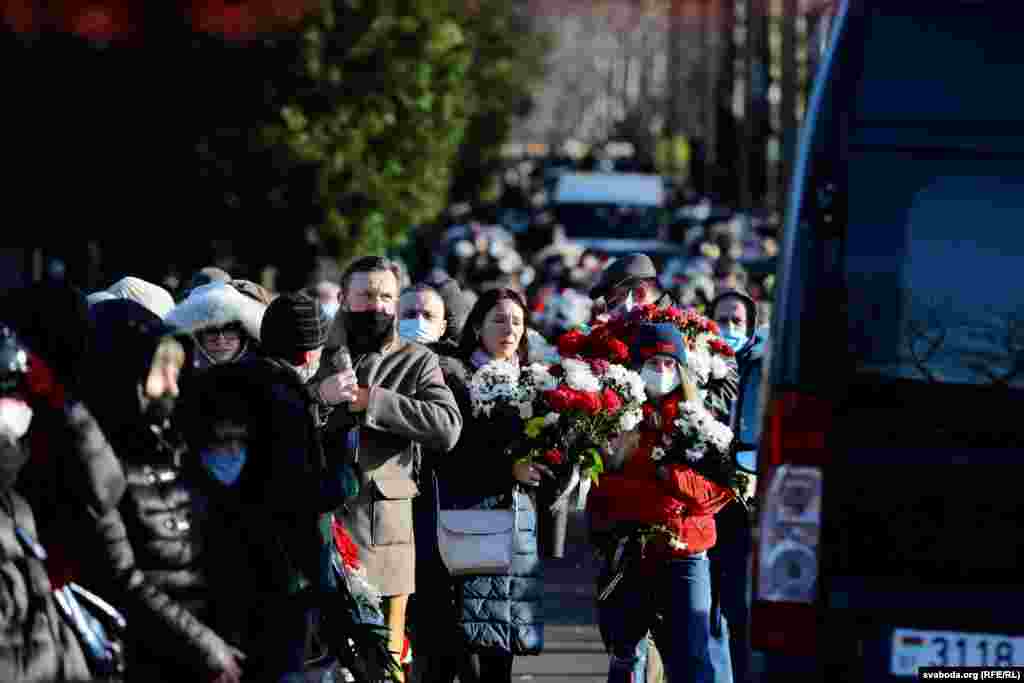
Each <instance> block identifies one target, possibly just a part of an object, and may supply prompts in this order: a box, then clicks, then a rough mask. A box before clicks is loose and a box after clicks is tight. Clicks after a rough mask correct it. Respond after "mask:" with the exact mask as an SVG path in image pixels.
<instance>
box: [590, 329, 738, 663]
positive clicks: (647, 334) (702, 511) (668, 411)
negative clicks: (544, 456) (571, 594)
mask: <svg viewBox="0 0 1024 683" xmlns="http://www.w3.org/2000/svg"><path fill="white" fill-rule="evenodd" d="M631 348H632V352H633V362H634V365H635V366H636V367H637V369H639V370H640V373H641V376H642V377H643V378H644V384H645V386H646V389H647V396H648V401H647V403H646V404H645V405H644V421H643V423H642V425H641V427H640V429H639V431H638V432H636V433H633V434H632V435H630V437H629V438H626V439H624V440H623V443H622V445H621V448H622V449H624V450H625V451H626V453H624V454H623V455H624V456H625V458H624V464H623V466H622V469H621V470H619V471H617V472H613V473H606V474H605V475H602V477H601V485H600V486H599V487H597V488H595V489H594V490H593V491H592V492H591V494H590V497H589V499H588V513H589V516H590V523H591V526H592V529H593V530H594V537H595V538H596V539H598V542H599V546H600V547H601V550H602V554H603V555H604V556H605V567H604V571H603V573H602V576H601V579H600V582H599V588H600V591H599V595H598V600H599V602H598V609H599V613H600V625H601V632H602V636H603V638H604V640H605V643H606V645H607V646H608V648H609V650H610V652H611V664H610V667H609V672H608V681H609V683H620V682H621V683H633V680H634V678H635V676H634V673H633V671H634V668H635V666H636V664H637V661H638V658H639V657H640V656H641V655H642V653H643V650H644V649H645V648H643V647H642V645H641V643H642V641H643V639H644V638H645V637H646V635H647V632H648V631H649V630H651V631H652V634H653V636H654V639H655V641H656V642H659V643H660V644H661V645H662V647H661V648H659V650H660V652H661V655H662V660H663V662H664V666H665V672H666V674H667V676H668V681H669V683H681V682H683V681H687V682H689V681H699V682H702V683H703V682H705V681H707V682H711V681H714V682H715V683H719V682H721V681H727V682H728V681H731V679H732V676H731V667H730V666H729V655H728V652H722V651H721V650H720V649H719V648H717V647H716V646H715V645H714V643H713V642H712V639H711V628H710V613H711V576H710V570H709V564H708V556H707V551H708V549H709V548H711V547H713V546H714V545H715V518H714V515H715V513H716V512H718V511H719V510H720V509H721V508H722V507H724V506H725V505H726V504H727V503H729V502H730V501H731V500H732V499H733V493H732V491H730V490H729V489H728V488H726V487H723V486H719V485H718V484H716V483H713V482H711V481H709V480H708V479H707V478H705V477H703V476H702V475H700V474H699V473H697V472H696V471H695V470H693V469H691V468H690V467H688V466H687V465H683V464H676V463H673V464H664V463H659V462H658V460H657V453H656V452H655V449H656V448H659V449H660V448H663V447H664V446H665V442H664V439H665V438H666V437H667V435H668V434H670V433H671V431H672V428H673V423H674V421H675V420H676V419H677V417H678V415H679V407H678V405H679V403H680V402H682V401H688V400H699V399H698V393H697V389H696V386H695V385H694V383H693V382H692V380H691V379H690V378H689V372H688V371H687V370H686V347H685V343H684V341H683V337H682V335H681V334H680V333H679V331H678V329H677V328H676V327H675V326H674V325H672V324H670V323H659V324H647V325H643V326H642V327H641V328H640V329H639V330H638V332H637V335H636V338H635V340H634V343H633V345H632V347H631ZM659 617H660V619H659ZM724 642H728V640H727V639H725V640H724Z"/></svg>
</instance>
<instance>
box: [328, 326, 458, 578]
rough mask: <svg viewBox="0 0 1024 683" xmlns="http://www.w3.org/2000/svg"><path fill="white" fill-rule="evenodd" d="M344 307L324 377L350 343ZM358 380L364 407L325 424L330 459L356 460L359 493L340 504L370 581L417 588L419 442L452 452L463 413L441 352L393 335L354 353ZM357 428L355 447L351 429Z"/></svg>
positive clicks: (334, 415) (337, 413)
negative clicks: (364, 391) (440, 359)
mask: <svg viewBox="0 0 1024 683" xmlns="http://www.w3.org/2000/svg"><path fill="white" fill-rule="evenodd" d="M344 320H345V312H344V311H342V312H340V313H338V316H337V318H335V321H334V326H333V328H332V330H331V336H330V338H329V340H328V343H327V346H326V347H325V349H324V353H323V359H324V360H323V361H322V364H321V370H320V374H319V376H320V377H326V376H329V375H330V374H333V373H335V372H337V368H336V366H335V365H334V357H335V354H336V353H337V351H338V350H339V349H340V348H341V347H342V346H345V335H344ZM352 361H353V367H354V368H355V370H356V375H357V377H358V378H359V384H360V385H362V386H366V387H369V389H370V395H369V403H368V405H367V408H366V410H365V411H364V412H361V413H354V412H351V411H350V410H349V409H348V407H347V406H346V405H342V406H339V407H337V408H335V409H334V410H333V411H332V412H331V414H330V416H329V418H328V422H327V426H326V428H325V435H324V436H325V438H324V449H325V453H326V455H327V456H328V458H330V457H332V456H335V457H336V456H337V455H338V454H339V453H344V452H348V455H349V456H351V457H354V458H355V459H356V462H357V467H356V469H357V471H358V473H359V483H360V491H359V495H358V496H357V497H356V498H354V499H352V500H350V501H348V502H347V503H346V505H345V506H344V508H343V509H341V510H339V511H338V519H339V520H340V521H341V522H342V523H343V524H344V525H345V528H346V529H347V530H348V532H349V534H351V536H352V540H353V541H354V542H355V544H356V546H357V547H358V548H359V557H360V560H362V562H363V564H364V566H365V567H366V571H367V576H368V578H369V580H370V581H371V582H372V583H374V584H376V586H377V587H378V588H379V589H380V591H381V593H382V594H383V595H385V596H388V595H408V594H411V593H413V592H415V590H416V578H415V570H416V555H415V545H414V541H413V521H412V499H413V498H414V497H415V496H416V495H417V494H418V492H419V489H418V488H417V485H416V482H415V478H416V468H417V465H418V459H419V454H420V447H421V446H422V447H423V448H425V449H429V450H431V451H435V452H441V453H447V452H448V451H450V450H451V449H452V447H453V446H454V445H455V443H456V442H457V441H458V439H459V434H460V432H461V430H462V415H461V414H460V413H459V408H458V406H457V405H456V403H455V398H454V397H453V396H452V392H451V390H450V389H449V388H448V386H447V385H446V384H445V381H444V376H443V375H442V373H441V368H440V366H439V365H438V359H437V356H436V355H435V354H434V353H433V352H432V351H430V350H429V349H427V348H426V347H423V346H420V345H419V344H415V343H412V342H406V341H403V340H402V339H400V338H398V336H397V335H393V336H392V339H391V341H389V342H387V343H386V344H385V345H384V347H383V348H382V349H381V350H380V351H378V352H372V353H367V354H364V355H362V356H358V357H353V358H352ZM353 428H358V434H359V436H358V447H357V448H356V449H355V451H354V452H353V451H351V450H350V448H349V444H350V441H349V437H348V433H349V431H350V430H352V429H353Z"/></svg>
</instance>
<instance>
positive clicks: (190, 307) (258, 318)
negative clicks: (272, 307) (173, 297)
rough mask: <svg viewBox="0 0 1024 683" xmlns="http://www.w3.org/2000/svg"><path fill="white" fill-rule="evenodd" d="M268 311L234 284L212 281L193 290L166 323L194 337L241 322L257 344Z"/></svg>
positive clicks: (264, 305)
mask: <svg viewBox="0 0 1024 683" xmlns="http://www.w3.org/2000/svg"><path fill="white" fill-rule="evenodd" d="M266 310H267V306H266V304H263V303H260V302H259V301H256V300H255V299H253V298H251V297H249V296H246V295H245V294H242V293H241V292H239V291H238V290H237V289H235V288H234V287H232V286H231V285H229V284H227V283H224V282H211V283H210V284H207V285H201V286H199V287H196V288H195V289H193V290H192V292H191V293H190V294H189V295H188V298H187V299H185V300H184V301H182V302H181V303H179V304H178V305H177V306H175V307H174V308H173V309H171V312H170V313H168V314H167V318H166V321H167V322H168V323H170V324H172V325H174V326H175V327H178V328H179V329H181V330H183V331H185V332H191V333H193V334H194V333H196V332H200V331H201V330H204V329H207V328H210V327H223V326H224V325H227V324H229V323H241V324H242V327H243V328H244V329H245V332H246V334H248V335H249V336H250V337H251V338H252V339H253V340H254V341H257V342H258V341H259V340H260V325H261V324H263V314H264V313H265V312H266Z"/></svg>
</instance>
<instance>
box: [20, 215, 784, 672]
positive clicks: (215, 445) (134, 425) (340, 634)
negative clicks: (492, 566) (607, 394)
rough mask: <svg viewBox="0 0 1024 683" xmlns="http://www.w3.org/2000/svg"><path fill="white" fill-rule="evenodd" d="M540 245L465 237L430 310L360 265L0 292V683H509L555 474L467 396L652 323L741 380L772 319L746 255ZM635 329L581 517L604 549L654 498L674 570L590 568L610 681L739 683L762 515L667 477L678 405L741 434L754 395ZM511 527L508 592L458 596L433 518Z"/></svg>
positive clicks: (535, 642)
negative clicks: (339, 271)
mask: <svg viewBox="0 0 1024 683" xmlns="http://www.w3.org/2000/svg"><path fill="white" fill-rule="evenodd" d="M536 246H537V248H535V249H533V250H531V251H527V250H525V249H523V248H521V247H517V239H516V238H515V236H513V235H511V233H509V232H508V231H507V230H504V229H503V228H502V227H501V226H487V225H480V224H477V223H472V222H470V223H466V224H462V225H456V226H453V227H451V228H450V229H449V231H448V233H447V234H446V235H445V239H444V240H442V241H441V243H440V246H439V247H438V250H439V251H438V258H437V259H436V260H435V261H434V263H433V264H432V265H433V266H434V267H433V269H425V272H424V273H422V276H421V277H419V278H417V279H416V280H415V281H413V279H412V278H410V276H409V273H408V271H407V269H406V268H404V267H403V266H402V265H401V264H400V263H397V262H395V261H392V260H389V259H386V258H382V257H376V256H369V257H362V258H357V259H355V260H354V261H352V262H351V263H350V264H349V265H348V267H347V268H346V269H345V270H344V273H343V275H342V276H341V278H340V280H339V281H321V282H313V283H311V285H310V287H308V288H307V289H305V290H303V291H298V292H280V293H278V292H271V291H268V290H267V289H266V288H264V287H262V286H260V285H259V284H256V283H254V282H252V281H249V280H244V279H238V278H234V277H232V275H231V274H229V273H227V272H224V271H223V270H220V269H218V268H215V267H209V268H204V269H202V270H201V271H199V272H197V273H196V274H195V275H194V276H193V278H192V279H191V280H190V281H189V282H188V283H187V284H186V286H185V287H184V288H183V289H182V291H180V292H175V293H172V292H169V291H167V290H166V289H165V288H163V287H161V286H159V285H157V284H153V283H150V282H147V281H145V280H143V279H140V278H137V277H131V276H129V277H125V278H123V279H121V280H119V281H118V282H116V283H114V284H113V285H111V286H110V287H108V288H106V289H103V290H101V291H96V292H92V293H88V294H86V293H83V292H81V291H80V290H79V289H77V288H76V287H74V286H73V285H71V284H70V283H65V282H44V283H38V284H34V285H31V286H28V287H25V288H22V289H16V290H11V291H8V292H6V293H4V294H3V296H2V298H0V449H2V453H3V455H2V458H0V472H2V474H3V476H2V478H0V499H2V500H3V503H4V504H3V505H2V506H0V539H2V544H3V548H4V557H3V560H2V565H0V567H2V569H0V571H2V572H3V575H4V576H5V578H6V579H7V580H6V581H5V582H3V586H4V587H3V588H2V589H0V621H3V626H2V631H3V633H4V634H5V635H4V638H5V641H6V642H5V647H4V648H3V650H2V654H0V672H2V675H0V678H2V679H3V680H5V681H8V680H9V681H79V680H138V681H164V680H165V681H191V680H209V681H217V682H218V683H229V682H232V681H274V682H277V681H292V680H296V681H297V680H308V676H309V675H310V672H311V671H313V670H322V671H323V675H324V676H337V678H336V680H346V677H347V679H348V680H365V681H373V682H374V683H376V681H379V680H412V679H413V678H415V679H416V680H419V681H424V682H435V681H436V682H445V683H451V682H453V681H454V680H456V679H457V680H459V681H461V682H462V683H471V682H475V681H481V682H485V683H501V682H502V681H510V680H511V676H512V668H513V660H514V657H516V656H522V655H536V654H539V653H540V652H542V650H543V645H544V637H543V626H544V623H543V609H542V607H543V594H544V590H543V571H542V570H543V564H544V559H545V558H544V554H545V552H544V549H543V547H542V546H543V544H541V543H539V540H538V536H539V533H540V532H539V528H541V527H542V526H543V524H545V523H546V522H545V514H544V513H545V510H543V509H542V506H539V505H538V502H537V496H536V491H537V490H538V489H539V488H540V487H541V486H542V485H544V484H545V482H548V481H550V480H551V479H552V478H553V477H554V475H553V473H552V471H551V469H550V468H549V467H548V466H546V465H545V463H544V462H541V461H538V460H535V459H533V460H530V459H521V458H520V459H510V458H509V457H508V456H507V454H506V447H507V446H508V445H509V444H510V443H513V442H514V441H515V439H516V437H517V434H519V433H520V432H521V431H522V429H523V420H522V419H521V417H520V416H509V415H499V414H497V413H495V414H493V415H492V414H485V413H480V412H479V411H475V410H474V406H473V400H472V393H473V388H472V387H473V379H474V376H475V374H476V373H477V372H478V371H479V370H480V369H481V368H482V367H484V366H487V365H488V364H490V363H494V362H503V363H509V364H512V365H514V366H516V367H520V368H525V367H527V366H529V365H531V364H537V363H539V364H544V363H551V362H554V361H556V360H557V359H558V358H560V350H563V351H564V349H561V347H560V345H559V338H560V337H561V336H562V335H564V334H565V333H567V332H570V331H573V330H586V331H589V330H593V329H596V328H597V327H599V326H601V325H603V324H607V323H608V322H609V321H615V320H619V319H622V318H623V316H628V315H629V314H630V312H631V311H634V310H638V309H641V308H644V307H647V308H648V309H650V310H653V309H661V310H668V311H670V312H671V315H673V316H680V315H682V314H681V313H680V312H681V311H695V312H697V313H701V314H703V315H705V316H707V318H709V319H711V320H714V321H715V322H716V323H717V326H718V327H717V330H718V332H717V334H719V335H720V337H721V339H722V340H723V341H724V343H725V344H727V345H728V347H730V348H731V349H732V351H733V353H732V354H730V357H731V358H730V364H731V365H730V367H731V371H730V377H733V379H735V377H736V376H737V375H736V371H737V367H736V364H739V365H740V366H741V365H742V364H743V363H744V362H745V361H746V359H749V358H750V357H751V356H752V355H753V354H756V353H759V352H760V347H761V346H763V342H764V339H765V336H766V334H767V333H766V329H767V328H766V327H765V320H764V314H765V312H766V309H765V307H764V300H765V298H766V296H767V293H768V291H769V290H770V281H769V282H765V280H763V279H762V280H757V281H754V280H753V279H752V278H748V276H747V273H745V272H744V270H743V268H742V267H741V266H740V265H739V263H740V256H741V252H742V244H741V242H740V236H739V235H737V233H736V231H735V229H734V227H730V226H725V227H723V226H712V227H708V228H707V229H702V234H701V235H700V236H699V237H698V238H697V239H694V240H692V245H691V247H690V248H689V249H688V251H687V253H686V254H683V255H681V256H680V257H679V258H678V259H675V260H671V261H669V262H667V263H664V264H660V268H659V264H656V263H655V262H654V261H653V260H652V259H651V258H649V257H647V256H645V255H643V254H630V255H627V256H624V257H621V258H617V259H608V258H606V257H603V256H602V255H601V254H598V253H594V252H589V251H586V250H582V249H579V248H577V247H575V246H573V245H572V244H571V243H570V242H568V241H565V240H562V239H559V238H558V236H557V231H556V234H555V236H554V237H553V238H552V239H551V240H549V241H548V242H547V243H543V242H541V243H538V244H537V245H536ZM640 327H642V328H643V329H638V331H637V334H638V335H639V336H637V337H636V339H641V338H642V339H647V340H648V341H647V342H644V343H640V342H637V345H634V347H635V348H634V349H633V350H632V353H631V355H630V357H629V359H628V361H624V362H625V363H626V364H627V365H629V366H630V367H631V368H632V370H634V371H635V372H637V373H639V375H640V376H641V377H642V378H643V381H644V386H645V389H646V395H647V401H646V403H645V407H644V419H643V421H642V423H640V424H639V425H638V426H637V427H636V429H634V430H632V436H633V437H635V438H616V439H615V440H610V441H609V442H608V443H607V444H604V445H603V446H602V447H603V448H604V449H605V452H606V454H607V455H608V456H609V460H612V459H614V457H613V456H615V455H619V456H621V457H619V461H621V462H624V463H625V464H624V465H623V466H622V467H621V468H620V469H619V470H618V471H609V472H607V473H606V474H605V475H603V478H602V481H601V485H600V487H597V488H595V489H593V490H592V491H591V493H590V496H589V500H587V501H581V505H582V504H583V503H584V502H585V504H586V506H587V511H588V518H589V520H590V524H591V527H592V530H593V532H594V538H595V539H597V538H606V537H607V532H608V530H609V529H612V528H616V527H617V525H620V524H622V523H628V522H630V521H631V519H634V520H635V521H640V520H641V518H642V519H644V520H646V521H648V522H650V521H651V515H652V512H651V511H650V510H649V509H646V510H644V511H642V512H641V511H637V510H635V509H634V508H635V506H633V505H632V504H631V501H632V502H633V503H635V502H638V501H646V502H648V503H649V502H650V500H651V496H652V495H654V494H655V493H657V495H659V496H662V497H663V498H664V499H665V500H666V501H674V502H672V504H668V503H666V505H664V506H662V507H660V508H659V511H658V512H657V513H656V514H655V521H657V522H658V524H660V525H667V527H668V528H670V529H671V530H672V538H673V539H674V541H673V543H672V544H670V545H669V546H667V547H666V548H665V549H663V550H664V551H663V552H659V551H657V548H656V546H653V545H652V546H651V548H653V549H652V550H650V551H649V552H646V555H645V556H646V557H647V558H648V559H647V560H646V561H645V562H644V563H641V564H643V569H642V570H641V569H637V570H635V571H633V570H631V571H629V572H625V571H624V570H622V569H621V567H622V566H624V565H623V563H622V555H623V552H624V548H628V546H629V543H630V542H631V541H630V540H629V538H627V537H626V536H622V537H620V538H618V539H617V541H619V542H618V545H617V544H616V539H614V538H613V540H612V542H611V545H610V546H609V545H608V544H607V543H606V544H604V545H602V544H600V543H597V544H596V546H597V550H598V551H599V552H600V553H601V557H602V558H603V562H604V563H605V564H604V566H605V571H604V572H602V578H601V580H600V582H599V585H598V586H597V590H596V593H598V594H599V595H600V600H599V601H598V608H599V614H600V626H601V632H602V636H603V637H604V639H605V643H606V645H607V647H608V650H609V653H610V664H609V681H640V680H644V679H643V675H644V674H643V672H644V670H645V667H646V660H647V651H648V636H649V635H650V636H652V637H653V639H654V642H655V643H657V644H661V645H662V646H661V647H660V648H659V650H660V651H661V654H662V659H663V661H664V665H665V670H666V674H667V677H668V680H669V681H670V682H678V681H731V680H737V681H742V680H745V673H744V671H743V666H744V663H743V655H742V650H743V647H744V646H743V644H742V642H737V639H739V641H742V637H743V632H744V628H745V623H744V622H745V602H746V598H745V592H746V586H745V577H746V557H747V553H748V552H749V518H748V513H747V511H746V509H745V508H744V507H743V506H742V505H741V504H739V503H737V502H734V501H735V499H736V498H737V496H736V495H733V494H732V493H730V491H729V490H728V489H727V488H725V487H723V486H722V485H720V484H719V483H716V482H714V481H710V480H708V479H706V478H704V477H702V476H700V475H699V474H696V473H695V471H692V470H688V469H687V468H686V467H685V466H676V465H673V466H671V467H666V466H661V467H659V466H658V463H657V461H656V457H655V451H657V450H658V439H659V438H660V436H659V435H660V434H661V431H660V430H663V428H664V426H665V421H666V420H668V421H671V419H672V418H671V417H670V416H669V413H668V412H666V411H669V412H671V409H672V408H671V406H673V405H676V402H678V401H703V400H707V401H708V405H712V404H714V405H715V406H716V409H715V410H714V411H713V412H714V414H715V418H716V419H717V420H719V421H720V422H721V423H722V424H728V423H729V421H730V419H731V415H730V404H729V403H728V401H729V400H730V396H732V397H734V394H735V382H734V381H733V384H732V385H731V386H732V388H731V389H730V388H729V387H728V385H729V382H725V383H724V384H723V388H722V389H721V390H719V389H714V388H712V389H711V390H710V392H711V393H712V394H715V396H712V397H707V396H706V394H708V392H709V389H708V386H706V385H705V384H704V383H703V381H702V380H699V379H696V378H695V375H694V373H693V370H692V368H690V367H689V366H688V364H689V363H690V361H689V360H688V358H689V357H690V352H689V351H688V346H687V344H688V341H687V339H685V338H684V335H683V333H682V332H680V330H679V329H678V328H677V327H676V326H674V325H672V324H666V323H645V324H643V325H641V326H640ZM637 348H639V349H641V350H640V351H637V350H636V349H637ZM644 349H646V351H644ZM716 392H717V393H716ZM730 392H732V393H730ZM717 399H722V400H720V401H718V402H717V403H715V402H714V400H717ZM627 436H629V435H627ZM617 451H618V453H616V452H617ZM627 452H628V454H627ZM679 467H681V468H682V469H673V468H679ZM667 470H671V471H669V472H668V473H667V474H666V471H667ZM659 500H660V498H659ZM510 506H511V508H513V509H514V510H515V513H516V517H515V518H516V520H517V521H516V525H515V529H514V532H515V536H516V540H515V547H516V552H515V555H514V558H513V561H512V565H511V567H510V568H509V569H507V570H505V571H500V572H492V573H488V572H474V573H472V574H469V575H456V574H453V573H452V572H450V571H449V569H448V567H447V566H446V564H445V561H444V560H443V558H442V557H441V554H440V551H439V548H438V541H437V524H438V511H439V510H442V509H444V510H448V509H457V510H478V511H490V510H496V509H504V508H509V507H510ZM631 511H632V512H631ZM631 515H633V518H631ZM716 525H717V527H718V530H717V533H716ZM625 552H627V554H628V550H627V551H625ZM709 552H710V559H709ZM715 563H717V564H715ZM713 564H715V566H713ZM357 579H360V580H362V582H363V583H362V584H360V585H364V586H365V587H367V590H366V591H365V595H368V596H369V598H367V599H366V600H362V599H359V600H356V599H354V596H357V597H358V596H359V595H363V593H360V591H359V590H357V589H356V588H355V587H354V582H355V581H356V580H357ZM367 605H369V607H367ZM730 630H731V632H732V639H733V642H732V644H731V645H730ZM669 642H670V643H672V645H671V646H669V645H666V643H669ZM730 650H731V651H732V655H733V656H732V657H730ZM413 651H414V652H413ZM410 662H412V664H410ZM323 680H331V679H330V678H324V679H323Z"/></svg>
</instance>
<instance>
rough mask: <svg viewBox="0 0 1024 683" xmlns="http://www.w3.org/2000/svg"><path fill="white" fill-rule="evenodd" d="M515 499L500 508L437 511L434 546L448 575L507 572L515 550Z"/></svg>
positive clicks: (517, 504) (514, 497)
mask: <svg viewBox="0 0 1024 683" xmlns="http://www.w3.org/2000/svg"><path fill="white" fill-rule="evenodd" d="M518 508H519V501H518V500H517V499H516V494H515V493H514V492H513V494H512V508H511V509H503V510H472V509H470V510H440V511H439V512H438V515H437V545H438V547H439V548H440V550H441V559H442V560H443V561H444V564H445V566H446V567H447V568H448V572H449V573H450V574H451V575H452V576H465V575H472V574H507V573H509V572H510V571H511V570H512V554H513V553H514V552H515V534H516V523H517V520H518V516H519V512H518Z"/></svg>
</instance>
